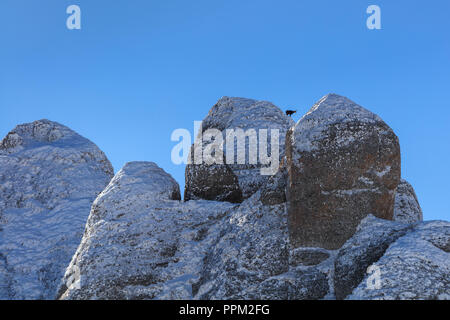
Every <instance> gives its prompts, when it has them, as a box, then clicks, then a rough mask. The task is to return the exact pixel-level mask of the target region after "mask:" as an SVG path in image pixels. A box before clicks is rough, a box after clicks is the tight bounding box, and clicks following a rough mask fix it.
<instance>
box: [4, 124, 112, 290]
mask: <svg viewBox="0 0 450 320" xmlns="http://www.w3.org/2000/svg"><path fill="white" fill-rule="evenodd" d="M112 175H113V168H112V166H111V164H110V162H109V161H108V159H107V158H106V156H105V155H104V153H103V152H102V151H100V149H99V148H98V147H97V146H96V145H95V144H93V143H92V142H90V141H89V140H87V139H85V138H83V137H81V136H80V135H78V134H77V133H75V132H73V131H72V130H70V129H69V128H67V127H65V126H63V125H60V124H58V123H56V122H51V121H48V120H40V121H35V122H33V123H27V124H23V125H19V126H17V127H16V128H15V129H14V130H12V131H11V132H10V133H8V135H7V136H6V137H5V138H4V139H3V140H2V141H1V143H0V299H53V298H55V295H56V290H57V286H58V284H59V281H60V280H61V278H62V276H63V274H64V270H65V269H66V267H67V265H68V263H69V262H70V259H71V258H72V256H73V254H74V253H75V251H76V248H77V246H78V244H79V243H80V240H81V237H82V234H83V230H84V226H85V224H86V220H87V218H88V215H89V211H90V207H91V205H92V202H93V201H94V199H95V197H96V196H97V195H98V194H99V193H100V192H101V191H102V190H103V188H104V187H105V186H106V185H107V184H108V182H109V180H110V179H111V178H112Z"/></svg>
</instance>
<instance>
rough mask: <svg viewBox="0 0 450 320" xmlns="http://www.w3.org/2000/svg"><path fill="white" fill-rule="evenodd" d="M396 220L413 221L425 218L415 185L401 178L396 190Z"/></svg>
mask: <svg viewBox="0 0 450 320" xmlns="http://www.w3.org/2000/svg"><path fill="white" fill-rule="evenodd" d="M394 220H395V221H401V222H405V223H412V222H417V221H422V220H423V214H422V208H421V207H420V204H419V200H417V196H416V193H415V192H414V189H413V187H412V186H411V185H410V184H409V183H408V182H407V181H405V180H403V179H401V180H400V183H399V185H398V187H397V190H396V192H395V203H394Z"/></svg>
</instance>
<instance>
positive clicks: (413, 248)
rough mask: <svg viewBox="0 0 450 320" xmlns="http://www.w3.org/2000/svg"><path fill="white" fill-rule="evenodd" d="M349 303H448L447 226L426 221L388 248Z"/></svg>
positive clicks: (449, 245)
mask: <svg viewBox="0 0 450 320" xmlns="http://www.w3.org/2000/svg"><path fill="white" fill-rule="evenodd" d="M369 268H370V269H369V270H376V269H377V270H379V279H378V283H377V282H376V281H374V280H373V279H372V278H373V275H371V274H366V277H365V278H364V279H363V280H362V281H361V283H360V284H359V285H358V286H357V287H356V289H354V290H353V292H352V294H351V295H350V296H348V297H347V298H348V299H364V300H368V299H382V300H411V299H414V300H450V223H449V222H447V221H428V222H423V223H420V224H417V225H416V227H415V228H414V229H413V230H412V231H410V232H408V233H407V234H406V235H404V236H403V237H400V238H399V239H398V240H397V241H395V242H394V243H393V244H391V245H390V246H389V248H388V249H387V250H386V252H385V253H384V255H383V256H382V257H381V258H380V259H379V260H377V261H376V262H374V263H373V265H371V266H370V267H369Z"/></svg>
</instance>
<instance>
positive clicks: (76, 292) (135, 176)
mask: <svg viewBox="0 0 450 320" xmlns="http://www.w3.org/2000/svg"><path fill="white" fill-rule="evenodd" d="M233 207H234V205H233V204H230V203H227V202H212V201H204V200H199V201H189V202H186V203H183V202H180V201H179V186H178V184H177V183H176V182H175V180H173V178H172V177H171V176H170V175H169V174H167V173H166V172H164V171H163V170H162V169H161V168H159V167H157V166H156V165H155V164H154V163H151V162H132V163H128V164H126V165H125V166H124V168H122V169H121V170H120V171H119V172H118V173H117V174H116V176H115V177H114V178H113V180H111V183H110V184H109V185H108V186H107V188H106V189H105V190H104V191H103V192H102V193H101V194H100V195H99V196H98V198H97V199H96V200H95V202H94V204H93V206H92V211H91V214H90V216H89V219H88V222H87V225H86V231H85V234H84V236H83V239H82V241H81V244H80V246H79V247H78V250H77V252H76V254H75V255H74V257H73V259H72V261H71V263H70V265H69V267H68V268H67V271H66V274H65V276H64V280H63V283H62V286H61V288H60V290H59V296H60V298H63V299H191V298H192V290H193V289H192V288H193V287H194V286H195V284H196V283H197V281H199V278H200V272H201V268H202V265H203V259H204V257H205V255H206V252H207V250H208V248H209V247H210V246H212V245H213V243H214V242H215V241H216V238H217V235H218V234H219V233H220V224H219V222H220V221H221V218H222V217H223V215H225V214H226V213H227V211H229V210H230V209H231V208H233Z"/></svg>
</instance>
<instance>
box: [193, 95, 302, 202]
mask: <svg viewBox="0 0 450 320" xmlns="http://www.w3.org/2000/svg"><path fill="white" fill-rule="evenodd" d="M293 125H294V122H293V120H292V119H291V118H290V117H288V116H286V115H285V114H284V113H283V111H281V110H280V109H279V108H278V107H276V106H275V105H273V104H272V103H270V102H267V101H257V100H252V99H246V98H231V97H223V98H221V99H220V100H219V101H218V102H217V103H216V104H215V105H214V106H213V107H212V108H211V110H210V111H209V113H208V115H207V116H206V118H205V119H204V120H203V122H202V130H201V132H199V136H198V137H197V141H198V140H199V137H200V136H202V134H204V133H205V132H207V131H208V130H209V129H217V130H219V131H221V132H222V136H223V139H224V144H223V161H222V162H223V163H221V164H212V165H210V164H207V163H202V164H196V162H195V158H194V157H195V152H194V146H193V147H192V149H191V150H192V152H191V161H192V164H188V165H187V166H186V187H185V191H184V198H185V200H192V199H206V200H217V201H229V202H234V203H240V202H242V201H243V200H245V199H247V198H249V197H250V196H251V195H252V194H254V193H255V192H256V191H257V190H258V189H259V188H260V187H261V186H262V185H263V184H264V183H265V182H266V181H267V180H268V179H269V177H270V176H271V175H273V174H261V168H264V167H269V166H268V165H266V164H263V162H262V161H261V157H260V156H259V154H260V151H261V152H262V149H261V148H260V145H259V143H260V142H261V141H263V140H264V139H263V138H265V140H266V141H267V148H268V151H267V152H265V150H264V152H265V153H266V154H269V153H270V154H271V152H272V151H274V150H275V148H276V149H277V153H278V157H277V158H278V159H277V163H278V164H279V162H280V159H281V158H282V157H283V155H284V149H285V147H284V144H285V136H286V132H287V130H288V129H289V128H290V127H291V126H293ZM227 129H233V130H236V129H242V130H243V131H244V132H249V131H248V130H255V133H256V135H257V140H256V143H255V144H251V143H250V139H249V138H248V137H247V138H246V139H245V143H244V144H243V145H242V148H240V150H242V149H244V148H245V150H243V151H244V152H245V159H244V163H241V164H239V163H238V158H237V155H238V151H239V150H238V144H237V140H236V143H235V145H234V147H233V150H234V157H231V155H230V154H229V153H227V150H226V149H227V145H226V143H227V139H226V137H227ZM260 129H263V130H264V129H265V130H267V136H265V137H263V136H262V135H261V131H260ZM272 129H276V130H278V134H279V137H278V139H276V140H277V141H276V143H277V144H278V145H273V146H272V132H271V130H272ZM274 137H275V136H274ZM212 143H213V142H211V141H203V143H202V146H201V147H200V149H201V150H200V151H202V152H203V153H204V152H205V150H208V149H207V148H208V145H211V144H212ZM252 145H253V146H255V147H256V149H255V150H256V156H257V157H258V159H257V163H256V164H253V163H252V161H251V159H250V158H249V155H250V149H251V146H252ZM272 148H273V149H274V150H272ZM274 152H275V151H274ZM274 156H275V153H274ZM227 159H228V161H227ZM230 159H231V160H230ZM275 169H278V165H277V166H276V168H275ZM275 171H276V170H275ZM275 173H276V172H274V174H275Z"/></svg>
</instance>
